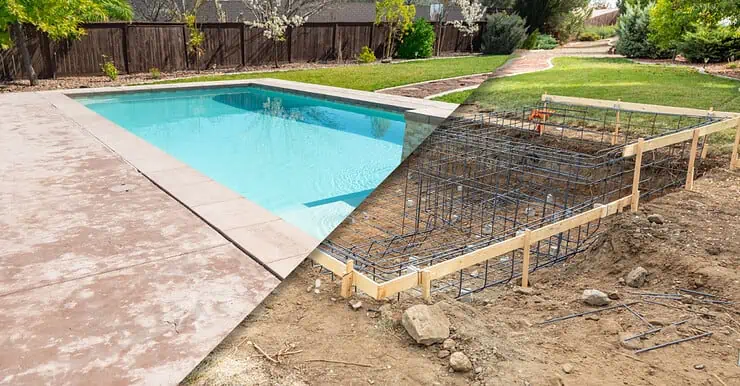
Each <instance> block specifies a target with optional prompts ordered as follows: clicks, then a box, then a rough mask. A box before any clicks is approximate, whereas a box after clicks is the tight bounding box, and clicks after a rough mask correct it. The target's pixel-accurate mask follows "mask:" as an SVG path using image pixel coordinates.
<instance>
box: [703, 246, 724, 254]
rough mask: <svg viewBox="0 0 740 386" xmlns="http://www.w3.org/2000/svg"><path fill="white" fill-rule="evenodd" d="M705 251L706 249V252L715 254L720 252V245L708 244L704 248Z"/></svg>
mask: <svg viewBox="0 0 740 386" xmlns="http://www.w3.org/2000/svg"><path fill="white" fill-rule="evenodd" d="M706 251H707V253H708V254H710V255H712V256H717V255H719V254H720V253H722V247H718V246H716V245H710V246H708V247H707V248H706Z"/></svg>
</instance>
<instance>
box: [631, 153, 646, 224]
mask: <svg viewBox="0 0 740 386" xmlns="http://www.w3.org/2000/svg"><path fill="white" fill-rule="evenodd" d="M644 147H645V139H644V138H640V139H638V140H637V148H636V149H635V174H634V176H633V177H632V205H631V209H632V211H633V212H637V208H638V206H639V205H640V172H641V170H642V149H643V148H644Z"/></svg>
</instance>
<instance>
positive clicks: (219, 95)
mask: <svg viewBox="0 0 740 386" xmlns="http://www.w3.org/2000/svg"><path fill="white" fill-rule="evenodd" d="M75 99H76V100H77V101H78V102H80V103H82V104H84V105H85V106H87V107H88V108H89V109H91V110H93V111H95V112H96V113H98V114H100V115H102V116H103V117H105V118H107V119H108V120H110V121H112V122H114V123H116V124H117V125H119V126H121V127H123V128H125V129H126V130H128V131H129V132H131V133H133V134H135V135H137V136H138V137H140V138H142V139H144V140H146V141H147V142H149V143H151V144H153V145H154V146H156V147H158V148H160V149H161V150H163V151H165V152H166V153H168V154H170V155H171V156H173V157H175V158H176V159H178V160H180V161H181V162H183V163H185V164H187V165H188V166H190V167H192V168H194V169H196V170H198V171H199V172H201V173H203V174H204V175H206V176H208V177H210V178H211V179H213V180H214V181H216V182H218V183H220V184H222V185H224V186H226V187H228V188H230V189H231V190H233V191H235V192H237V193H239V194H240V195H242V196H243V197H245V198H247V199H249V200H251V201H253V202H255V203H257V204H259V205H260V206H262V207H263V208H265V209H267V210H269V211H271V212H273V213H274V214H276V215H277V216H280V217H281V218H283V219H284V220H286V221H287V222H289V223H292V224H293V225H295V226H297V227H299V228H301V229H302V230H303V231H305V232H306V233H308V234H310V235H312V236H313V237H316V238H317V239H323V238H324V237H326V236H327V235H328V234H329V233H330V232H331V231H332V230H333V229H334V228H335V227H336V226H337V225H339V223H341V221H342V220H343V219H344V218H345V217H346V216H347V215H349V214H350V213H351V212H352V210H354V208H355V207H356V206H357V205H359V204H360V202H362V200H363V199H364V198H365V197H367V196H368V195H369V194H370V193H371V192H372V191H373V190H374V189H375V187H377V186H378V184H380V182H382V181H383V180H384V179H385V178H386V177H387V176H388V175H389V174H390V173H391V172H392V171H393V169H395V168H396V167H397V166H398V165H399V164H400V162H401V160H402V157H403V156H404V149H403V148H404V132H405V129H406V121H405V119H404V115H403V114H401V113H397V112H390V111H385V110H380V109H374V108H368V107H362V106H357V105H352V104H346V103H339V102H336V101H330V100H326V99H322V98H314V97H309V96H304V95H298V94H293V93H288V92H282V91H277V90H272V89H267V88H262V87H259V86H253V85H250V86H244V87H228V88H210V89H186V90H176V91H152V92H136V93H124V94H107V95H106V94H103V95H94V96H84V97H77V98H75Z"/></svg>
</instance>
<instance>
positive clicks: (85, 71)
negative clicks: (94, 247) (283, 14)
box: [0, 23, 485, 78]
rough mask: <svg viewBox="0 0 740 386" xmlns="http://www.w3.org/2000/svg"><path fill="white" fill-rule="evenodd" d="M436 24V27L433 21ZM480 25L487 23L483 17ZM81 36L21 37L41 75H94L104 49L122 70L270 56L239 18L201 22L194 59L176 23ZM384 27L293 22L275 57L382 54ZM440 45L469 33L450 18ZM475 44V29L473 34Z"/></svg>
mask: <svg viewBox="0 0 740 386" xmlns="http://www.w3.org/2000/svg"><path fill="white" fill-rule="evenodd" d="M435 27H436V26H435ZM481 27H482V28H481V29H480V30H481V31H482V30H483V29H484V28H485V24H484V23H481ZM84 28H85V31H86V34H85V35H84V36H82V37H81V38H80V39H76V40H65V41H58V42H55V41H52V40H51V39H49V38H48V36H46V35H45V34H43V33H41V32H39V31H35V30H31V29H27V42H28V46H29V50H30V52H31V56H32V62H33V65H34V68H35V70H36V72H37V73H38V74H39V76H41V77H42V78H50V77H54V76H72V75H90V74H100V73H101V71H100V64H101V63H102V62H103V59H102V58H103V56H104V55H105V56H107V57H108V58H110V59H111V60H113V62H114V63H115V64H116V67H118V69H119V70H121V71H122V72H125V73H140V72H147V71H149V70H150V69H151V68H158V69H160V70H162V71H178V70H188V69H196V68H197V67H200V69H208V68H213V67H214V66H215V67H218V68H234V67H244V66H255V65H264V64H269V63H272V62H273V60H274V59H273V45H272V44H273V43H272V41H271V40H268V39H267V38H265V37H264V36H263V34H262V30H260V29H256V28H251V27H249V26H247V25H245V24H244V23H203V24H200V25H199V28H200V29H201V30H202V31H203V33H204V34H205V42H204V44H203V47H202V48H203V50H204V52H203V55H202V56H201V57H200V58H199V60H198V61H197V64H196V60H195V58H194V57H192V55H188V51H187V38H188V36H187V34H188V33H187V28H186V27H185V25H184V24H181V23H96V24H86V25H85V26H84ZM386 33H387V27H386V26H385V25H375V24H373V23H307V24H305V25H303V26H301V27H299V28H291V29H289V30H288V32H287V39H286V40H285V41H284V42H280V43H278V58H279V61H280V62H282V63H286V62H317V61H328V60H336V59H352V58H355V57H356V56H357V55H358V54H359V53H360V49H361V48H362V47H363V46H368V47H370V48H371V49H372V50H374V51H375V54H376V56H378V57H381V56H382V53H383V49H384V44H385V41H386V35H385V34H386ZM442 36H443V41H442V42H441V43H442V44H441V52H443V53H452V52H469V51H470V40H469V39H470V38H469V37H466V36H464V35H463V34H461V33H460V32H459V31H458V30H457V29H455V28H454V27H453V26H451V25H445V26H444V33H443V34H442ZM474 46H475V49H476V50H478V49H479V47H480V33H479V34H478V35H477V36H475V38H474ZM0 76H1V77H4V78H22V77H23V76H24V75H23V70H22V66H21V57H20V53H19V52H17V49H11V50H7V51H1V52H0Z"/></svg>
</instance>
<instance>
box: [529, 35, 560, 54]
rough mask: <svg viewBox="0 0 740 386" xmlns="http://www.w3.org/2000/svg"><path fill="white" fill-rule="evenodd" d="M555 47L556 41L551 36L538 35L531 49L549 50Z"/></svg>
mask: <svg viewBox="0 0 740 386" xmlns="http://www.w3.org/2000/svg"><path fill="white" fill-rule="evenodd" d="M557 46H558V41H557V40H556V39H555V38H554V37H553V36H552V35H547V34H540V35H538V36H537V40H536V41H535V43H534V47H533V48H534V49H535V50H551V49H553V48H555V47H557Z"/></svg>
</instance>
